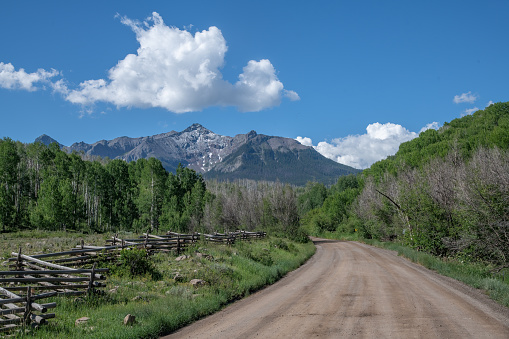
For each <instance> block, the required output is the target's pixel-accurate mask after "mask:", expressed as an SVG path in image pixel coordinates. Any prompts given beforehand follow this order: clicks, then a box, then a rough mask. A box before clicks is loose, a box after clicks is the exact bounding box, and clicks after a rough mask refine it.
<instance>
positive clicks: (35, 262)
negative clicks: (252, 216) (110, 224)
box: [0, 231, 266, 333]
mask: <svg viewBox="0 0 509 339" xmlns="http://www.w3.org/2000/svg"><path fill="white" fill-rule="evenodd" d="M265 236H266V233H265V232H246V231H236V232H228V233H217V232H215V233H214V234H200V233H193V234H179V233H174V232H167V234H165V235H153V234H149V233H143V235H142V236H140V237H139V238H136V239H121V238H119V237H118V235H117V234H115V235H114V236H112V238H111V239H109V240H107V241H106V242H107V244H106V246H91V245H85V244H84V243H83V241H81V244H80V245H77V246H76V247H75V248H72V249H71V250H70V251H64V252H57V253H45V254H36V255H31V256H29V255H25V254H22V253H21V249H20V251H19V252H18V253H15V252H13V253H12V255H13V257H11V258H9V259H8V262H9V269H10V270H9V271H6V272H0V333H4V332H9V331H13V330H19V329H20V328H21V329H22V328H26V327H27V326H32V327H33V326H38V325H41V324H44V323H45V322H46V320H47V319H51V318H54V317H55V314H54V313H50V314H46V312H47V310H48V309H50V308H54V307H56V303H54V302H53V303H45V304H39V303H36V302H35V301H38V300H42V299H45V298H50V297H54V296H57V295H72V296H75V295H82V294H85V293H90V292H92V291H95V290H96V289H97V288H103V287H106V284H105V283H103V282H101V281H103V280H105V279H106V277H105V276H104V275H103V273H107V272H108V269H107V268H96V263H97V262H98V261H107V260H111V261H114V260H117V259H118V256H119V255H120V251H121V250H123V249H127V248H144V249H146V250H147V252H148V253H149V254H153V253H156V252H176V254H177V255H179V254H180V253H181V252H182V251H183V250H185V249H186V248H187V247H188V246H189V245H191V244H194V243H196V242H197V241H198V240H200V239H201V238H203V239H204V240H205V241H208V242H214V243H223V244H227V245H231V244H233V243H235V241H246V240H247V241H250V240H253V239H261V238H264V237H265ZM64 265H66V266H64ZM87 266H88V267H90V266H92V268H84V267H87ZM37 293H39V294H37Z"/></svg>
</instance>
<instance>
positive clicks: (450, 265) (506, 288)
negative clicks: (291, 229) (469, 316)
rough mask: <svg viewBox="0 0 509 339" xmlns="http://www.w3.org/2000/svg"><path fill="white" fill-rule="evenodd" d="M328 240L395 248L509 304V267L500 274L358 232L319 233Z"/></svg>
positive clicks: (398, 251)
mask: <svg viewBox="0 0 509 339" xmlns="http://www.w3.org/2000/svg"><path fill="white" fill-rule="evenodd" d="M317 237H323V238H327V239H337V240H351V241H359V242H362V243H365V244H368V245H371V246H376V247H380V248H384V249H388V250H392V251H396V252H397V253H398V255H400V256H402V257H404V258H407V259H409V260H411V261H412V262H414V263H417V264H420V265H422V266H424V267H426V268H428V269H431V270H433V271H435V272H437V273H439V274H441V275H444V276H447V277H450V278H453V279H456V280H459V281H461V282H463V283H465V284H467V285H469V286H472V287H474V288H477V289H481V290H483V291H484V292H485V293H486V294H487V295H489V297H490V298H491V299H493V300H495V301H496V302H498V303H499V304H501V305H504V306H506V307H509V269H505V270H502V271H501V272H499V273H498V274H496V273H492V272H491V271H492V269H493V267H492V266H490V265H486V264H484V263H469V262H462V261H461V260H459V259H455V258H440V257H435V256H433V255H431V254H428V253H424V252H419V251H417V250H415V249H412V248H409V247H407V246H403V245H401V244H398V243H394V242H380V241H378V240H373V239H364V238H362V237H360V236H358V234H338V233H332V232H328V233H324V234H320V235H317Z"/></svg>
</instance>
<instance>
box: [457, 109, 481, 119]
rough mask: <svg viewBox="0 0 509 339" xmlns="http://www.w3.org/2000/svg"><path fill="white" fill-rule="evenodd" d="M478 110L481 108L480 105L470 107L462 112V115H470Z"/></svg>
mask: <svg viewBox="0 0 509 339" xmlns="http://www.w3.org/2000/svg"><path fill="white" fill-rule="evenodd" d="M478 110H479V108H478V107H473V108H468V109H466V110H465V111H464V112H463V114H461V116H462V117H464V116H465V115H470V114H472V113H474V112H477V111H478Z"/></svg>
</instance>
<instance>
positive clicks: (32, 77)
mask: <svg viewBox="0 0 509 339" xmlns="http://www.w3.org/2000/svg"><path fill="white" fill-rule="evenodd" d="M59 74H60V72H58V71H57V70H54V69H52V70H51V71H46V70H44V69H38V70H37V72H33V73H27V72H25V70H24V69H23V68H20V69H19V70H17V71H16V70H15V68H14V66H13V65H12V64H11V63H7V64H6V63H3V62H0V87H2V88H6V89H22V90H26V91H31V92H32V91H35V90H37V89H38V87H36V86H35V84H36V83H49V79H51V78H52V77H54V76H57V75H59Z"/></svg>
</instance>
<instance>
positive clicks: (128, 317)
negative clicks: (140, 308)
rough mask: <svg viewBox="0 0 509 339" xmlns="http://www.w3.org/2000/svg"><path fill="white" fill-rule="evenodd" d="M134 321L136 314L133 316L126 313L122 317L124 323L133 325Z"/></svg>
mask: <svg viewBox="0 0 509 339" xmlns="http://www.w3.org/2000/svg"><path fill="white" fill-rule="evenodd" d="M135 321H136V316H134V315H132V314H128V315H126V316H125V318H124V325H126V326H132V325H134V322H135Z"/></svg>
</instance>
